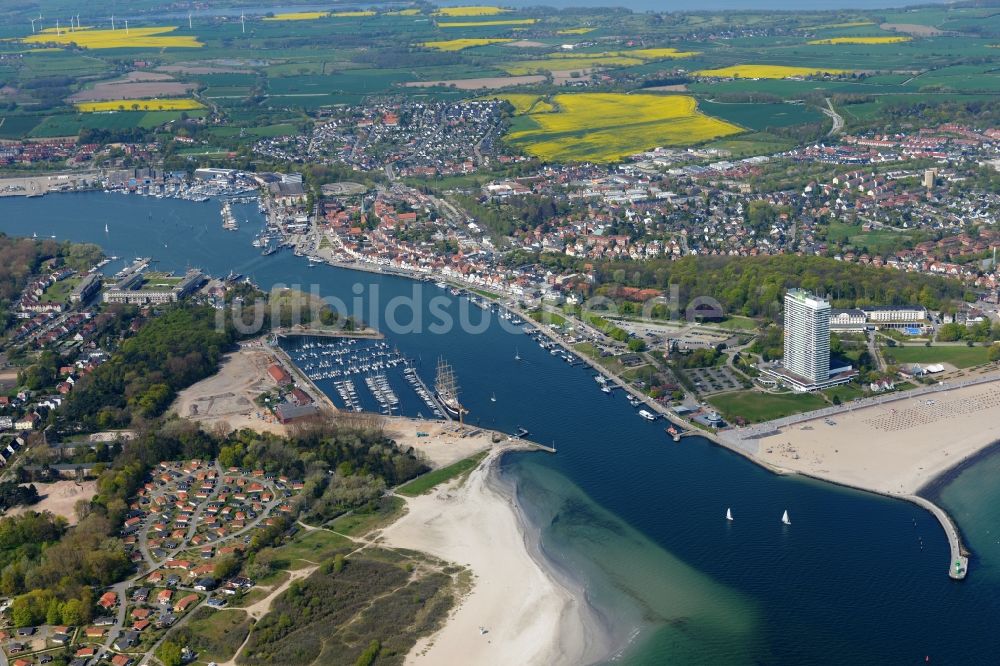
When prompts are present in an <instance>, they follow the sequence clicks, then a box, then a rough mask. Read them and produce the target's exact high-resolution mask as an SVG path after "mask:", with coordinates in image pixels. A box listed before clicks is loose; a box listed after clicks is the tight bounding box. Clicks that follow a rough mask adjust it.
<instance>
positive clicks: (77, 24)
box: [76, 14, 80, 30]
mask: <svg viewBox="0 0 1000 666" xmlns="http://www.w3.org/2000/svg"><path fill="white" fill-rule="evenodd" d="M76 29H77V30H79V29H80V15H79V14H77V15H76Z"/></svg>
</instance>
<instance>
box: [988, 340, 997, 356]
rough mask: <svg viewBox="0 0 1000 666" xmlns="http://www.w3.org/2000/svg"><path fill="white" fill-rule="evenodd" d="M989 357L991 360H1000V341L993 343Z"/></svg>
mask: <svg viewBox="0 0 1000 666" xmlns="http://www.w3.org/2000/svg"><path fill="white" fill-rule="evenodd" d="M988 358H989V359H990V360H991V361H1000V342H995V343H993V345H992V346H991V347H990V351H989V353H988Z"/></svg>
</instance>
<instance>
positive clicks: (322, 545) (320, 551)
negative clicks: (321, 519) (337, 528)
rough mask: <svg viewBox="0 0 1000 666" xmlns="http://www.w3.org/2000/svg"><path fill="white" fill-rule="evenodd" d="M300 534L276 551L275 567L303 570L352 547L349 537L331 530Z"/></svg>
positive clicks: (302, 531)
mask: <svg viewBox="0 0 1000 666" xmlns="http://www.w3.org/2000/svg"><path fill="white" fill-rule="evenodd" d="M300 530H301V531H300V532H299V533H298V534H297V535H296V536H295V537H294V538H293V539H292V540H291V541H289V542H288V543H286V544H284V545H282V546H279V547H278V548H275V549H274V558H275V559H274V561H275V563H276V564H275V566H277V567H278V568H281V569H301V568H302V567H304V566H307V565H308V564H309V563H310V562H322V561H323V560H327V559H330V558H331V557H333V556H334V555H336V554H337V553H339V552H343V551H344V550H346V549H347V548H349V547H350V545H351V541H350V540H349V539H348V538H347V537H342V536H340V535H337V534H334V533H333V532H330V531H329V530H322V529H317V530H312V531H305V530H304V529H303V528H300Z"/></svg>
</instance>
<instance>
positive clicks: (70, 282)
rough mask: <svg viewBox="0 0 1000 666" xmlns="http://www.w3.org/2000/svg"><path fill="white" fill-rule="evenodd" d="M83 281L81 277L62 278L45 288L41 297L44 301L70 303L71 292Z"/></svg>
mask: <svg viewBox="0 0 1000 666" xmlns="http://www.w3.org/2000/svg"><path fill="white" fill-rule="evenodd" d="M81 281H83V278H81V277H70V278H66V279H65V280H60V281H59V282H56V283H55V284H54V285H52V286H51V287H49V288H48V289H46V290H45V293H44V294H42V298H41V299H40V300H41V302H42V303H69V294H70V292H71V291H73V289H74V288H76V285H78V284H80V282H81Z"/></svg>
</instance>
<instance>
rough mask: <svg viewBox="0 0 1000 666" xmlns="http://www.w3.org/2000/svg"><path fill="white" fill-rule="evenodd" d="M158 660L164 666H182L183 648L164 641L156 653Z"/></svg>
mask: <svg viewBox="0 0 1000 666" xmlns="http://www.w3.org/2000/svg"><path fill="white" fill-rule="evenodd" d="M156 658H157V659H159V660H160V661H161V662H162V663H163V666H181V664H182V663H184V655H183V652H182V651H181V646H180V645H178V644H177V643H174V642H173V641H164V642H163V644H162V645H161V646H160V649H159V650H157V651H156Z"/></svg>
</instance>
